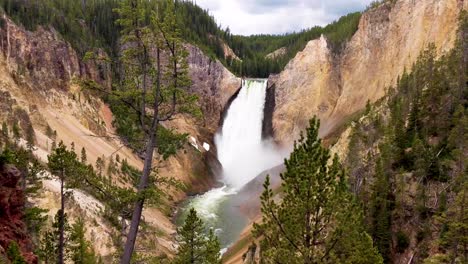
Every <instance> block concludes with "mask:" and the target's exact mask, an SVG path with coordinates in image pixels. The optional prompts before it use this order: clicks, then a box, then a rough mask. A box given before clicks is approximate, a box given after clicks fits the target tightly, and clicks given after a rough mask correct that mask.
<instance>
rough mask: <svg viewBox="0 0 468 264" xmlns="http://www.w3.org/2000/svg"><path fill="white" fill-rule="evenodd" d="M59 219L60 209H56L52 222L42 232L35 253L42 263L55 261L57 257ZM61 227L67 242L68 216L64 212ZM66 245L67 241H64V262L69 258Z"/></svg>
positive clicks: (68, 230) (68, 231) (68, 233)
mask: <svg viewBox="0 0 468 264" xmlns="http://www.w3.org/2000/svg"><path fill="white" fill-rule="evenodd" d="M60 219H61V211H60V210H58V211H57V214H56V215H55V218H54V221H53V222H52V226H51V227H50V228H49V229H48V230H46V231H45V232H44V233H43V234H42V237H41V241H40V243H39V248H38V249H37V255H38V257H39V259H40V260H42V261H44V263H50V264H52V263H57V261H58V259H59V236H60ZM63 227H64V229H63V230H64V237H65V241H66V242H68V238H69V235H70V225H69V224H68V216H67V214H65V213H64V214H63ZM67 245H68V243H65V248H64V261H65V262H66V261H67V260H68V259H69V254H68V253H69V247H68V246H67Z"/></svg>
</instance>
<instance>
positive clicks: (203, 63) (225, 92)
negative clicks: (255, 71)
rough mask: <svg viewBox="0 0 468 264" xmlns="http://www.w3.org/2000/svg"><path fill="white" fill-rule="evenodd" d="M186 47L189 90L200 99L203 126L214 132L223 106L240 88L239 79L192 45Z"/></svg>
mask: <svg viewBox="0 0 468 264" xmlns="http://www.w3.org/2000/svg"><path fill="white" fill-rule="evenodd" d="M186 47H187V49H188V51H189V57H188V63H189V73H190V76H191V79H192V86H191V87H190V90H191V91H192V92H193V93H195V94H197V95H198V96H199V98H200V104H201V108H202V111H203V116H204V126H205V127H207V128H209V129H210V130H211V131H212V132H215V131H216V130H217V129H218V124H219V121H220V118H221V114H222V112H223V109H224V106H225V105H226V103H227V102H228V100H229V98H231V96H232V95H233V94H234V93H235V92H236V91H237V90H238V89H239V88H240V87H241V79H240V78H238V77H236V76H235V75H234V74H232V73H231V72H230V71H229V70H228V69H226V68H225V67H224V66H223V64H222V63H221V62H219V61H218V60H213V59H211V58H210V57H208V56H206V55H205V54H203V52H202V51H201V50H200V49H199V48H198V47H196V46H193V45H187V46H186Z"/></svg>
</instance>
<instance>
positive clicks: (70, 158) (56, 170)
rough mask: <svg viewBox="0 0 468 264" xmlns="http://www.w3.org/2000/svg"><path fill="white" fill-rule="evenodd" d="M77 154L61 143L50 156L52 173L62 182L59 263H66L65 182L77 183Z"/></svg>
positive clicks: (49, 164) (49, 163)
mask: <svg viewBox="0 0 468 264" xmlns="http://www.w3.org/2000/svg"><path fill="white" fill-rule="evenodd" d="M76 162H77V157H76V153H75V152H73V151H68V150H67V147H66V146H65V145H64V144H63V142H60V143H59V145H58V147H57V148H55V149H54V150H53V152H52V153H51V154H50V155H49V156H48V166H49V169H50V171H51V172H52V173H53V174H54V175H56V176H58V177H59V180H60V210H59V211H58V231H59V232H58V233H59V243H58V259H57V263H60V264H62V263H64V260H65V255H64V248H65V227H66V223H65V182H66V181H68V182H69V183H70V185H73V183H75V182H77V179H76V178H75V177H76V168H77V166H76Z"/></svg>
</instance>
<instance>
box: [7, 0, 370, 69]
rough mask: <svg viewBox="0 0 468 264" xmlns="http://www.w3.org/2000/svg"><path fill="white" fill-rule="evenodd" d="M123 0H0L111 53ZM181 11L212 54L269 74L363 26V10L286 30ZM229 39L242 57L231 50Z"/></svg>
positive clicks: (180, 3)
mask: <svg viewBox="0 0 468 264" xmlns="http://www.w3.org/2000/svg"><path fill="white" fill-rule="evenodd" d="M119 2H120V1H119V0H87V1H76V0H43V1H26V0H0V7H1V8H2V9H3V10H4V11H5V12H6V13H7V14H8V15H9V16H10V17H12V18H13V19H14V21H15V22H16V23H20V24H22V25H24V26H25V27H26V28H27V29H29V30H34V29H35V28H36V27H37V26H38V25H42V26H52V27H53V28H54V29H56V30H57V31H58V32H59V33H60V34H61V35H62V36H63V37H64V38H65V39H66V40H67V41H69V42H70V43H71V44H72V45H73V47H74V48H75V49H76V50H77V51H78V52H79V53H80V54H82V55H84V53H85V52H86V51H89V50H92V49H94V48H104V49H105V50H106V51H107V52H108V53H109V54H111V55H112V54H113V55H115V54H116V53H117V51H118V40H119V36H120V33H119V32H120V29H119V26H118V25H116V24H115V23H114V21H115V19H116V18H117V15H116V14H115V12H113V9H114V8H116V7H117V6H118V4H119ZM176 2H177V15H178V18H179V23H181V24H182V25H183V27H181V28H183V32H182V34H183V36H184V38H185V39H186V40H187V42H190V43H192V44H195V45H197V46H198V47H200V48H201V49H202V50H203V51H204V52H205V53H206V54H207V55H209V56H210V57H211V58H213V59H215V58H217V59H219V60H220V61H221V62H222V63H223V64H224V65H226V66H227V67H228V68H229V69H230V70H231V71H232V72H233V73H235V74H236V75H238V76H248V77H268V76H269V75H270V74H271V73H279V72H280V71H281V70H282V69H283V68H284V66H285V65H286V64H287V63H288V62H289V60H291V59H292V58H293V57H294V56H295V55H296V54H297V52H299V51H301V50H303V49H304V47H305V45H306V44H307V42H308V41H310V40H312V39H316V38H318V37H320V35H321V34H324V35H326V36H327V39H328V40H329V42H330V44H331V46H333V48H334V50H335V51H339V50H340V49H341V47H342V45H343V43H344V42H346V41H347V40H349V39H350V38H351V37H352V36H353V34H354V32H356V30H357V25H358V23H359V18H360V16H361V14H360V13H359V12H358V13H352V14H349V15H346V16H343V17H342V18H340V19H339V20H337V21H336V22H333V23H332V24H330V25H328V26H326V27H323V28H322V27H313V28H310V29H307V30H303V31H301V32H295V33H291V34H286V35H255V36H248V37H247V36H238V35H233V34H231V33H230V31H229V28H227V29H222V28H221V27H220V26H219V25H218V24H217V23H216V22H215V20H214V18H213V17H212V16H210V15H209V13H208V11H207V10H203V9H202V8H200V7H199V6H197V5H196V4H194V3H193V2H191V1H185V0H177V1H176ZM143 4H145V5H148V8H146V10H147V11H148V13H147V16H148V18H149V15H150V14H151V13H150V12H153V11H156V10H157V12H159V13H163V12H164V10H165V7H164V6H163V4H162V3H161V2H160V1H158V0H149V1H144V2H143ZM225 44H227V45H228V46H229V47H231V48H232V50H233V51H234V53H235V54H236V55H237V56H238V57H239V58H240V60H237V59H235V58H233V56H230V54H225V51H226V48H225ZM283 47H284V48H285V49H286V52H285V53H284V54H283V55H282V56H277V57H275V58H267V57H266V55H267V54H269V53H271V52H273V51H275V50H277V49H279V48H283Z"/></svg>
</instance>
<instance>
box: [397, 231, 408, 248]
mask: <svg viewBox="0 0 468 264" xmlns="http://www.w3.org/2000/svg"><path fill="white" fill-rule="evenodd" d="M396 242H397V244H396V250H397V252H398V253H403V252H405V250H406V249H407V248H408V246H409V245H410V239H409V237H408V236H407V235H406V234H405V233H404V232H403V231H398V232H397V233H396Z"/></svg>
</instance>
